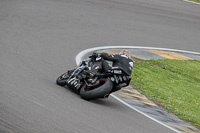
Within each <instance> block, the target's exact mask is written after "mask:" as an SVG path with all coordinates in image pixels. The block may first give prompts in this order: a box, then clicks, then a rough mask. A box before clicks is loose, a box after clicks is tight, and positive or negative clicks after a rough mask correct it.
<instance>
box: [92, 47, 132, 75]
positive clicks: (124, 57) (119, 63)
mask: <svg viewBox="0 0 200 133" xmlns="http://www.w3.org/2000/svg"><path fill="white" fill-rule="evenodd" d="M93 55H94V56H96V57H97V58H99V57H101V58H99V59H101V62H102V63H103V70H104V72H111V71H112V69H113V68H116V67H117V68H120V69H122V70H124V71H125V73H126V74H127V75H129V76H131V73H132V68H133V64H134V62H133V60H131V52H130V51H128V50H125V49H123V50H121V51H120V53H119V54H115V55H108V54H107V53H93ZM105 60H108V61H112V62H113V65H112V67H111V66H109V64H108V62H107V61H105Z"/></svg>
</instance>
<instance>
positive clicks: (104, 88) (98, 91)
mask: <svg viewBox="0 0 200 133" xmlns="http://www.w3.org/2000/svg"><path fill="white" fill-rule="evenodd" d="M99 81H101V82H102V81H103V82H104V83H103V84H102V85H100V86H99V87H97V88H94V89H92V90H89V89H87V87H88V86H87V85H86V84H85V85H83V87H82V88H81V89H80V93H79V94H80V96H81V97H82V98H83V99H85V100H94V99H97V98H104V97H108V96H109V93H110V91H111V90H112V88H113V83H112V81H111V80H110V79H109V78H107V79H106V78H103V79H99Z"/></svg>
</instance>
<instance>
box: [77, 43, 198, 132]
mask: <svg viewBox="0 0 200 133" xmlns="http://www.w3.org/2000/svg"><path fill="white" fill-rule="evenodd" d="M111 48H122V49H154V50H164V51H173V52H181V53H189V54H199V55H200V53H198V52H191V51H184V50H177V49H168V48H155V47H141V46H102V47H94V48H90V49H86V50H83V51H81V52H80V53H79V54H78V55H77V56H76V64H77V65H78V64H79V63H80V62H81V60H82V58H83V57H84V56H85V55H86V54H88V53H90V52H93V51H95V50H102V49H111ZM111 96H112V97H114V98H115V99H117V100H118V101H120V102H122V103H123V104H125V105H126V106H128V107H130V108H131V109H133V110H135V111H137V112H138V113H140V114H142V115H144V116H146V117H148V118H150V119H151V120H153V121H155V122H157V123H159V124H161V125H163V126H165V127H167V128H169V129H171V130H173V131H175V132H177V133H181V132H180V131H178V130H176V129H174V128H172V127H170V126H168V125H166V124H164V123H162V122H160V121H158V120H156V119H154V118H153V117H151V116H149V115H147V114H145V113H143V112H141V111H140V110H138V109H136V108H134V107H133V106H131V105H130V104H128V103H126V102H124V101H123V100H121V99H120V98H118V97H116V96H115V95H113V94H111Z"/></svg>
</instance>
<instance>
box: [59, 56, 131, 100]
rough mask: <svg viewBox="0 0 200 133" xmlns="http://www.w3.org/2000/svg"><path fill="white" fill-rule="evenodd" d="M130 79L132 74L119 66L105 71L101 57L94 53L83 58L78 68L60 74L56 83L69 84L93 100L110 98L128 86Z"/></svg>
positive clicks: (86, 97) (86, 98)
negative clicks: (112, 94) (110, 95)
mask: <svg viewBox="0 0 200 133" xmlns="http://www.w3.org/2000/svg"><path fill="white" fill-rule="evenodd" d="M130 80H131V76H130V75H128V74H127V73H125V71H123V70H122V69H120V68H118V67H112V70H110V71H109V72H104V71H103V69H102V62H101V57H99V56H97V55H96V54H93V55H91V56H90V57H88V58H87V59H85V60H83V61H82V62H81V63H80V65H79V66H78V67H77V68H76V69H74V70H70V71H68V72H66V73H64V74H62V75H61V76H59V77H58V78H57V80H56V83H57V84H58V85H60V86H65V85H67V86H68V87H69V88H70V89H73V90H75V91H76V92H77V93H78V94H79V95H80V96H81V97H82V98H83V99H85V100H93V99H97V98H108V96H109V94H111V93H112V92H115V91H118V90H120V89H121V88H122V87H125V86H128V85H129V83H130Z"/></svg>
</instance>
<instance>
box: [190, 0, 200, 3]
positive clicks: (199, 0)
mask: <svg viewBox="0 0 200 133" xmlns="http://www.w3.org/2000/svg"><path fill="white" fill-rule="evenodd" d="M189 1H194V2H198V3H200V0H189Z"/></svg>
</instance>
